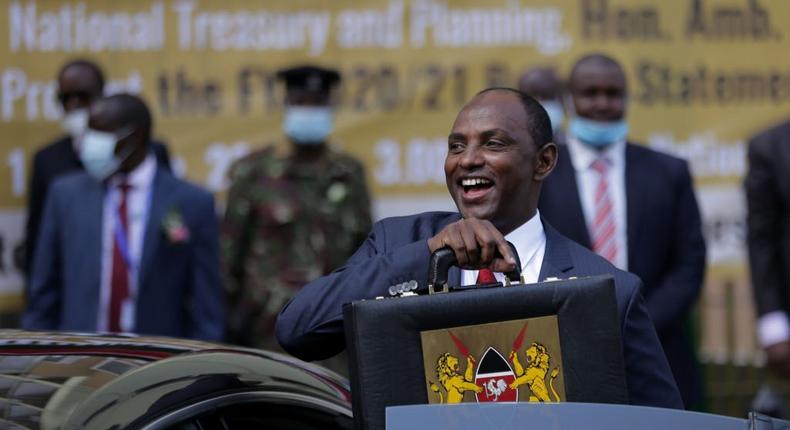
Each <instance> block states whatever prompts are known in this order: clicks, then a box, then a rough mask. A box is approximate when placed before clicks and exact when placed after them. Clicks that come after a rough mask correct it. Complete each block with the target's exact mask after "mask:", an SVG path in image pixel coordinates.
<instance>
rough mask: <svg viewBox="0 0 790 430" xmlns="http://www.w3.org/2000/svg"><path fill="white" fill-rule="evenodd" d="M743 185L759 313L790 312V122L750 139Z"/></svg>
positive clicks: (753, 280) (750, 261)
mask: <svg viewBox="0 0 790 430" xmlns="http://www.w3.org/2000/svg"><path fill="white" fill-rule="evenodd" d="M744 186H745V188H746V201H747V203H748V208H749V212H748V222H747V224H748V242H749V264H750V266H751V276H752V288H753V289H754V297H755V302H756V304H757V313H758V314H759V315H760V316H763V315H765V314H766V313H768V312H774V311H783V312H786V313H790V122H785V123H783V124H780V125H778V126H776V127H774V128H771V129H769V130H767V131H765V132H763V133H760V134H759V135H757V136H755V137H754V138H752V140H751V141H750V142H749V172H748V174H747V175H746V179H745V181H744Z"/></svg>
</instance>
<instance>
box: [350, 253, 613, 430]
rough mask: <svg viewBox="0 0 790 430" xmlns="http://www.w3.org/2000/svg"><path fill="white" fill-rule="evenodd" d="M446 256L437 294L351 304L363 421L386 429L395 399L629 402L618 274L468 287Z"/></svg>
mask: <svg viewBox="0 0 790 430" xmlns="http://www.w3.org/2000/svg"><path fill="white" fill-rule="evenodd" d="M440 251H441V250H440ZM437 253H439V254H441V252H439V251H437ZM450 254H452V253H450ZM440 257H441V255H439V256H438V257H437V255H434V256H432V261H431V270H430V271H431V273H430V274H429V282H428V284H429V288H430V289H431V291H432V292H434V294H427V295H407V296H406V297H397V298H386V299H380V300H361V301H357V302H353V303H350V304H347V305H345V307H344V309H343V310H344V321H345V334H346V345H347V349H348V354H349V360H350V379H351V392H352V397H353V409H354V418H355V425H356V427H357V428H359V429H383V428H384V421H385V408H386V407H388V406H395V405H409V404H427V403H457V402H489V401H546V402H551V401H572V402H595V403H628V394H627V390H626V384H625V367H624V361H623V356H622V342H621V336H620V319H619V316H618V312H617V303H616V299H615V290H614V279H613V278H612V277H611V276H598V277H588V278H579V279H567V280H552V281H548V282H541V283H537V284H529V285H523V284H520V283H518V282H512V283H509V282H508V283H509V284H510V285H509V286H503V285H501V284H495V285H488V286H486V287H488V288H471V289H470V288H466V287H464V288H459V287H458V286H450V285H447V282H446V280H447V269H448V268H449V266H450V265H452V263H453V260H454V258H453V257H452V256H451V255H450V256H448V255H446V253H445V254H444V257H447V258H446V259H444V260H442V258H440ZM516 275H517V274H508V277H509V278H517V276H516ZM459 290H460V291H459ZM442 292H444V293H442ZM470 368H471V369H470Z"/></svg>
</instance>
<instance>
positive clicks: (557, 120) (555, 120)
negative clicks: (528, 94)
mask: <svg viewBox="0 0 790 430" xmlns="http://www.w3.org/2000/svg"><path fill="white" fill-rule="evenodd" d="M540 104H541V105H542V106H543V109H546V113H547V114H549V119H550V120H551V129H552V130H553V131H554V132H555V133H556V132H557V130H559V129H560V127H561V126H562V121H563V120H564V119H565V109H564V108H563V107H562V103H560V102H559V101H558V100H546V101H543V102H540Z"/></svg>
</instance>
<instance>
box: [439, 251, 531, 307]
mask: <svg viewBox="0 0 790 430" xmlns="http://www.w3.org/2000/svg"><path fill="white" fill-rule="evenodd" d="M507 244H508V246H510V250H511V251H512V253H513V255H514V256H515V257H516V268H515V269H513V270H512V271H510V272H508V273H505V276H507V278H508V279H509V280H510V281H511V282H519V281H520V280H521V260H519V258H518V252H517V251H516V247H515V246H514V245H513V244H512V243H510V242H508V243H507ZM496 254H497V256H501V255H500V254H499V251H496ZM457 265H458V259H456V258H455V253H454V252H453V250H452V248H450V247H449V246H445V247H443V248H439V249H437V250H436V251H433V253H432V254H431V259H430V262H429V263H428V293H429V294H433V293H435V292H445V293H446V292H448V291H449V286H448V281H449V276H448V275H449V273H450V267H453V266H457Z"/></svg>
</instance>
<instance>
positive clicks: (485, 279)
mask: <svg viewBox="0 0 790 430" xmlns="http://www.w3.org/2000/svg"><path fill="white" fill-rule="evenodd" d="M495 282H497V280H496V276H494V272H492V271H491V270H490V269H480V270H479V271H478V272H477V282H475V283H476V284H477V285H484V284H493V283H495Z"/></svg>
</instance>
